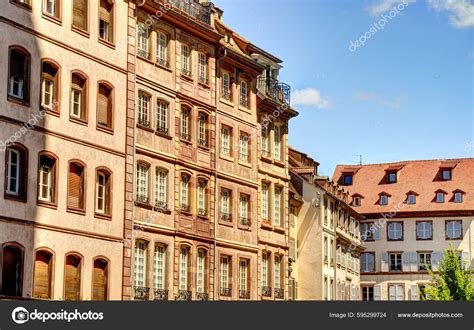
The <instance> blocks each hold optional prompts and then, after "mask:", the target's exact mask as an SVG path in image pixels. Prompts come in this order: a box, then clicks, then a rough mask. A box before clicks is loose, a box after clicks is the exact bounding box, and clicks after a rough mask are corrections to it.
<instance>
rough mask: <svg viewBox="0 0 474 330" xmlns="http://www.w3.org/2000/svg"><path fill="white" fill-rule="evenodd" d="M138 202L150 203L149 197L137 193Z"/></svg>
mask: <svg viewBox="0 0 474 330" xmlns="http://www.w3.org/2000/svg"><path fill="white" fill-rule="evenodd" d="M137 202H138V203H142V204H148V202H149V198H148V196H146V195H142V194H137Z"/></svg>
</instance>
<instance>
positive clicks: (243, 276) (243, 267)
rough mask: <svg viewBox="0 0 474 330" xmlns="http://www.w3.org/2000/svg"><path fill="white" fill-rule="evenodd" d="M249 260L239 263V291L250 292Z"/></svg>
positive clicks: (242, 260)
mask: <svg viewBox="0 0 474 330" xmlns="http://www.w3.org/2000/svg"><path fill="white" fill-rule="evenodd" d="M248 264H249V260H248V259H241V260H240V263H239V290H240V291H248V287H247V282H248Z"/></svg>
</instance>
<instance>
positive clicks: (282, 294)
mask: <svg viewBox="0 0 474 330" xmlns="http://www.w3.org/2000/svg"><path fill="white" fill-rule="evenodd" d="M275 298H276V299H283V298H285V290H283V289H277V288H275Z"/></svg>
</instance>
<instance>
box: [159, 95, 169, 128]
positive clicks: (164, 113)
mask: <svg viewBox="0 0 474 330" xmlns="http://www.w3.org/2000/svg"><path fill="white" fill-rule="evenodd" d="M167 117H168V103H167V102H164V101H162V100H157V101H156V129H157V130H158V131H159V130H160V128H164V129H166V128H168V118H167Z"/></svg>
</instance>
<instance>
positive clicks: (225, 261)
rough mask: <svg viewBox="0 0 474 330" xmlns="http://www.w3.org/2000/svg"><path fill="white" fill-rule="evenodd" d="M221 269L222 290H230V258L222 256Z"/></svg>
mask: <svg viewBox="0 0 474 330" xmlns="http://www.w3.org/2000/svg"><path fill="white" fill-rule="evenodd" d="M220 263H221V269H220V283H219V285H220V288H221V289H228V288H229V264H230V257H229V256H221V261H220Z"/></svg>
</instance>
